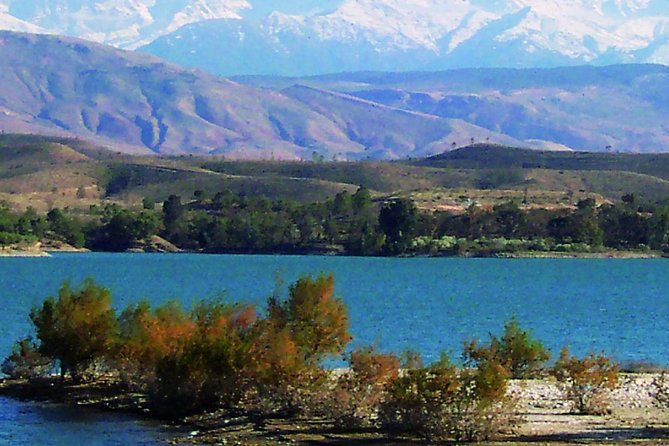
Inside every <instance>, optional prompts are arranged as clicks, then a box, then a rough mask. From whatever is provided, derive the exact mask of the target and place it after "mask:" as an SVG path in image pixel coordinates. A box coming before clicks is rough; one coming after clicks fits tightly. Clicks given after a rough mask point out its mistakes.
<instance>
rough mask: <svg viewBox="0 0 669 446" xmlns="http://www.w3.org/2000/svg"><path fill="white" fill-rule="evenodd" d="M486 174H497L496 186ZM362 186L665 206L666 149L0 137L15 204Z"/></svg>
mask: <svg viewBox="0 0 669 446" xmlns="http://www.w3.org/2000/svg"><path fill="white" fill-rule="evenodd" d="M509 172H511V173H512V175H509ZM492 178H497V179H498V180H497V182H496V183H495V184H493V183H494V181H492V180H491V179H492ZM500 178H501V179H502V180H501V181H500V180H499V179H500ZM361 185H363V186H365V187H367V188H369V189H370V190H371V191H372V194H373V195H374V196H375V197H377V198H379V199H383V198H385V197H389V196H407V197H411V198H413V199H415V200H416V201H417V203H418V205H419V206H420V207H422V208H424V209H431V210H437V209H442V210H451V211H458V210H460V211H462V210H464V209H466V208H467V207H468V206H469V205H470V204H471V203H472V202H474V201H476V202H478V203H480V204H483V205H494V204H499V203H501V202H504V201H508V200H512V199H513V200H523V199H524V198H526V197H528V198H529V203H530V205H531V206H534V207H555V206H560V207H566V206H571V205H573V204H574V203H575V202H576V200H578V199H579V198H581V197H585V196H589V197H594V198H596V199H597V200H598V201H600V202H604V201H616V200H619V199H620V197H621V196H622V195H624V194H627V193H634V194H635V195H636V196H637V197H639V199H641V200H649V201H652V202H666V201H667V200H669V154H660V155H636V154H595V153H579V152H542V151H531V150H523V149H517V148H512V147H505V146H491V145H485V144H480V145H475V146H472V147H466V148H462V149H458V150H455V151H451V152H448V153H445V154H443V155H439V156H436V157H430V158H423V159H418V160H413V161H411V162H409V161H402V162H397V161H359V162H327V161H326V162H311V161H310V162H297V161H292V162H286V161H284V162H278V161H270V160H228V159H226V160H221V159H220V158H216V157H211V156H170V157H166V156H155V155H151V156H138V155H127V154H120V153H116V152H110V151H108V150H106V149H103V148H100V147H97V146H95V145H92V144H89V143H86V142H84V141H82V140H81V139H71V138H55V137H43V136H29V135H11V134H5V135H0V202H5V203H7V204H8V205H10V206H11V207H12V208H15V209H25V208H27V207H28V206H32V207H33V208H35V209H37V210H38V211H40V212H46V211H48V210H49V209H51V208H53V207H54V206H55V207H61V208H63V207H69V208H72V209H82V210H87V209H88V208H89V207H90V206H91V205H100V204H101V203H109V202H112V203H119V204H121V205H123V206H140V205H141V202H142V199H143V198H144V197H148V198H151V199H153V200H155V201H158V202H161V201H162V200H165V199H166V198H167V197H168V196H169V195H171V194H177V195H180V196H182V197H184V198H186V199H187V198H188V197H192V196H193V194H194V192H195V191H197V190H203V191H206V192H207V193H208V194H210V195H213V194H215V193H217V192H220V191H223V190H230V191H232V192H233V193H237V194H243V195H265V196H267V197H269V198H271V199H283V200H297V201H314V200H325V199H327V198H332V197H333V196H334V194H336V193H338V192H341V191H344V190H347V191H349V192H354V191H355V190H357V188H358V187H359V186H361Z"/></svg>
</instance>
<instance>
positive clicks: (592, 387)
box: [551, 347, 618, 415]
mask: <svg viewBox="0 0 669 446" xmlns="http://www.w3.org/2000/svg"><path fill="white" fill-rule="evenodd" d="M551 373H552V374H553V376H555V378H557V380H558V381H559V382H560V383H561V385H562V391H563V393H564V395H565V397H566V398H567V399H569V400H570V401H571V402H572V403H573V404H574V410H575V411H576V412H577V413H580V414H586V415H606V414H609V413H610V412H611V404H610V392H611V390H613V389H615V388H616V387H617V386H618V365H617V364H615V363H613V361H611V359H610V358H608V357H606V356H604V355H595V354H592V353H591V354H589V355H587V356H585V357H584V358H582V359H579V358H577V357H576V356H572V355H571V354H570V353H569V349H568V348H567V347H565V348H563V349H562V351H561V352H560V358H559V359H558V361H557V362H556V363H555V366H554V367H553V370H552V372H551Z"/></svg>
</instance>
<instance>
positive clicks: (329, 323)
mask: <svg viewBox="0 0 669 446" xmlns="http://www.w3.org/2000/svg"><path fill="white" fill-rule="evenodd" d="M334 289H335V284H334V276H332V275H329V276H325V275H321V276H318V277H316V278H315V279H312V278H311V277H302V278H300V279H298V281H297V282H296V283H295V284H293V285H291V286H290V288H289V290H288V299H286V300H281V299H280V298H278V297H277V296H272V297H271V298H270V300H269V305H268V306H269V308H268V317H267V319H268V320H269V321H270V322H271V323H272V324H274V326H275V327H276V328H277V329H279V330H282V329H284V328H286V329H288V331H289V332H290V335H291V337H292V338H293V340H294V341H295V344H296V347H297V349H298V351H299V353H300V354H301V355H302V357H303V359H304V361H305V362H306V363H308V364H317V363H318V362H319V361H320V360H322V359H324V358H325V357H327V356H336V355H340V354H342V353H343V352H344V350H345V348H346V345H347V344H348V343H349V342H350V340H351V335H350V334H349V323H348V322H349V321H348V312H347V310H346V306H345V305H344V303H343V302H342V301H341V299H339V298H337V297H335V295H334Z"/></svg>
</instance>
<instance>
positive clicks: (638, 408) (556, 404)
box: [0, 374, 669, 446]
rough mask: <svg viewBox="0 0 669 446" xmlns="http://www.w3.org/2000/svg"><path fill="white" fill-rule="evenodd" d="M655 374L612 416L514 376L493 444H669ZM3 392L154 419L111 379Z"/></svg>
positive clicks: (214, 429)
mask: <svg viewBox="0 0 669 446" xmlns="http://www.w3.org/2000/svg"><path fill="white" fill-rule="evenodd" d="M657 376H658V375H656V374H626V375H622V377H621V378H622V379H621V385H620V387H619V388H618V389H616V390H615V391H613V393H612V395H611V397H612V413H611V415H607V416H584V415H574V414H572V411H571V406H570V403H569V402H568V401H566V400H565V399H564V398H563V396H562V393H561V391H560V388H559V386H558V384H557V382H555V381H553V380H550V379H546V380H523V381H511V382H510V386H509V395H510V396H511V397H513V398H515V399H516V401H518V408H519V412H520V414H521V417H522V422H521V424H520V426H519V428H518V429H517V430H516V431H515V432H513V433H510V434H509V435H507V436H506V437H505V438H502V439H500V440H499V441H497V442H486V443H485V444H487V445H488V444H489V445H497V444H499V445H514V446H515V445H520V444H523V445H560V446H566V445H580V444H606V445H626V444H634V445H643V446H645V445H661V444H669V412H668V411H667V409H666V408H663V407H660V405H659V404H658V403H657V401H656V400H655V398H654V397H653V395H654V386H653V381H654V380H655V379H656V377H657ZM0 395H3V396H9V397H13V398H19V399H27V400H31V401H49V402H55V403H61V404H69V405H77V406H82V407H90V408H96V409H103V410H109V411H120V412H124V413H131V414H134V415H136V416H140V417H145V418H156V417H155V416H154V415H153V413H152V412H151V410H150V408H149V407H148V405H147V400H146V398H145V396H144V395H143V394H141V393H136V392H132V391H130V390H128V389H126V388H123V387H121V386H119V385H118V384H117V383H116V382H115V381H114V380H111V379H107V380H105V379H102V380H98V381H96V382H94V383H88V384H81V385H74V384H62V383H60V380H59V378H57V377H53V378H49V379H45V380H42V381H40V382H39V383H38V384H35V383H29V382H27V381H19V380H2V381H0ZM176 424H178V425H180V426H182V427H185V428H186V429H185V430H186V431H187V432H189V434H185V435H183V436H180V437H177V438H173V439H172V440H170V443H171V444H239V445H252V446H269V445H283V444H293V445H318V444H322V445H344V444H351V445H363V444H365V445H369V444H386V445H419V444H425V441H424V440H422V439H420V438H411V437H395V436H389V435H388V434H385V433H382V432H378V431H376V430H373V429H370V430H360V431H350V432H348V431H342V430H341V429H338V428H336V427H335V426H334V424H333V423H331V422H330V421H329V420H327V419H320V418H304V419H282V418H273V417H267V416H261V415H259V414H254V413H247V412H241V411H240V412H231V411H218V412H213V413H205V414H202V415H198V416H193V417H189V418H185V419H181V420H177V421H176Z"/></svg>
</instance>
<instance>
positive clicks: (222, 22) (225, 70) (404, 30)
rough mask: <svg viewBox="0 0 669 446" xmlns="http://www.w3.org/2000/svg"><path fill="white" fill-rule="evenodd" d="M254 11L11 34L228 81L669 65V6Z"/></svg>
mask: <svg viewBox="0 0 669 446" xmlns="http://www.w3.org/2000/svg"><path fill="white" fill-rule="evenodd" d="M254 3H255V4H256V5H257V7H258V8H257V9H258V10H260V9H261V8H260V6H264V8H265V9H267V5H266V4H265V3H261V0H30V1H28V0H0V27H5V28H8V29H16V27H19V26H35V27H39V29H41V30H44V31H46V32H51V33H58V34H67V35H73V36H78V37H83V38H85V39H89V40H94V41H97V42H102V43H107V44H111V45H115V46H118V47H122V48H129V49H136V48H142V49H143V50H144V51H147V52H151V53H154V54H156V55H158V56H161V57H164V58H166V59H168V60H171V61H174V62H176V63H179V64H182V65H187V66H196V67H201V68H205V69H208V70H209V71H213V72H215V73H219V74H226V75H231V74H290V75H304V74H318V73H325V72H331V71H342V70H354V71H355V70H394V71H397V70H402V71H403V70H435V69H446V68H454V67H472V66H479V67H484V66H517V67H528V66H530V67H546V66H557V65H576V64H583V63H592V64H608V63H620V62H654V63H664V64H669V1H668V0H341V1H340V2H339V3H338V5H337V6H335V7H334V8H332V9H331V10H329V11H325V12H323V11H320V12H309V13H306V12H305V13H302V14H287V13H284V12H281V11H274V12H272V13H270V14H268V15H266V16H263V17H262V18H258V15H257V14H251V13H248V12H249V11H251V10H253V8H254ZM288 4H292V3H291V2H290V1H288V0H287V2H286V3H278V4H277V5H276V8H277V9H282V8H285V7H287V6H285V5H288ZM282 5H283V6H282ZM293 6H294V5H293ZM265 9H263V11H264V10H265Z"/></svg>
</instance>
